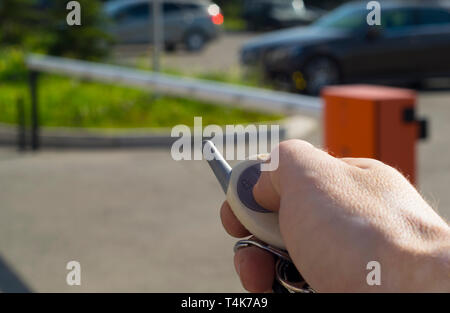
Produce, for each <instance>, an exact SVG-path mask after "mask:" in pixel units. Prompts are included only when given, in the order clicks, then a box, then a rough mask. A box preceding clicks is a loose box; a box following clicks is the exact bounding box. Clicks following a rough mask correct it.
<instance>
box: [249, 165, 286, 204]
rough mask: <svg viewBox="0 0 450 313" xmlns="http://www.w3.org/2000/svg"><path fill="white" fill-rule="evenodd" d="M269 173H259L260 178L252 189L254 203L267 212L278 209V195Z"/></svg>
mask: <svg viewBox="0 0 450 313" xmlns="http://www.w3.org/2000/svg"><path fill="white" fill-rule="evenodd" d="M270 175H271V172H267V171H266V172H261V176H260V177H259V179H258V181H257V182H256V184H255V186H254V187H253V197H254V198H255V201H256V202H257V203H258V204H259V205H260V206H262V207H263V208H266V209H268V210H272V211H278V210H279V209H280V195H279V194H278V192H277V191H276V190H275V188H274V186H273V184H272V178H271V176H270Z"/></svg>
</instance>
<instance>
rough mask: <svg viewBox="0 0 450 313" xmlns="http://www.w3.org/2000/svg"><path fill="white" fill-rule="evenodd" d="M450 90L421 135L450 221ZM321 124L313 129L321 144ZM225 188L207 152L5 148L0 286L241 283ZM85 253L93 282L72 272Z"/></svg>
mask: <svg viewBox="0 0 450 313" xmlns="http://www.w3.org/2000/svg"><path fill="white" fill-rule="evenodd" d="M448 103H450V92H429V93H424V94H422V95H421V96H420V114H421V115H424V116H427V117H429V118H430V121H431V125H432V128H431V139H430V140H429V141H427V142H425V143H421V144H420V145H419V150H418V151H419V179H420V190H421V192H422V193H423V194H424V195H425V197H426V198H427V199H429V200H430V201H431V202H432V203H433V204H434V205H436V206H437V208H438V210H439V211H440V213H441V214H442V215H444V216H445V217H446V218H447V219H450V193H449V192H448V186H449V185H450V148H449V147H450V136H449V134H450V124H449V122H448V121H449V118H450V106H449V105H448ZM320 137H321V134H320V127H319V128H317V129H316V130H315V131H314V132H313V133H312V134H310V135H308V136H306V139H307V140H310V141H312V142H313V143H315V144H317V145H320ZM223 198H224V196H223V194H222V193H221V190H220V188H219V185H218V183H217V182H216V180H215V178H214V177H213V176H212V175H211V173H210V169H209V168H208V166H207V165H206V163H204V162H202V161H182V162H175V161H173V160H172V159H171V158H170V154H169V150H165V149H157V150H155V149H148V150H128V151H127V150H122V151H111V150H98V151H74V150H60V151H51V150H47V151H42V152H39V153H36V154H33V153H27V154H18V153H16V152H15V151H14V150H13V149H11V148H1V149H0V290H3V291H13V290H19V291H20V290H22V291H26V290H33V291H40V292H44V291H63V292H78V291H105V292H107V291H112V292H116V291H125V292H131V291H141V292H151V291H153V292H156V291H160V292H164V291H174V292H187V291H191V292H236V291H242V289H241V287H240V284H239V280H238V278H237V277H236V275H235V273H234V269H233V263H232V257H233V253H232V245H233V243H234V240H233V239H232V238H230V237H229V236H228V235H227V234H226V233H225V232H224V230H223V229H222V227H221V224H220V220H219V216H218V209H219V206H220V204H221V201H222V200H223ZM71 260H76V261H79V262H80V263H81V268H82V285H81V286H80V287H69V286H68V285H67V284H66V282H65V277H66V273H67V272H68V271H67V270H66V269H65V266H66V263H67V262H68V261H71Z"/></svg>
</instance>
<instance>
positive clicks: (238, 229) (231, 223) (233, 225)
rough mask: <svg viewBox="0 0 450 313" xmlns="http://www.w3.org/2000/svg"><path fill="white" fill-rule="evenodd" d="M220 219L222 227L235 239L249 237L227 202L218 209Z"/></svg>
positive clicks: (248, 233)
mask: <svg viewBox="0 0 450 313" xmlns="http://www.w3.org/2000/svg"><path fill="white" fill-rule="evenodd" d="M220 219H221V220H222V225H223V227H224V228H225V230H226V231H227V233H228V234H230V235H231V236H233V237H236V238H242V237H247V236H250V232H249V231H248V230H247V229H246V228H245V227H244V226H243V225H242V224H241V222H239V220H238V219H237V218H236V216H235V215H234V213H233V211H232V210H231V208H230V205H229V204H228V202H227V201H225V202H224V203H223V204H222V207H221V208H220Z"/></svg>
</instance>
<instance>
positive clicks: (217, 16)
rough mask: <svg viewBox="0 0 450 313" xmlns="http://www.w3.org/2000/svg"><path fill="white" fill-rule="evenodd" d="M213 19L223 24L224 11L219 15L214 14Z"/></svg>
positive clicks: (217, 23) (214, 21)
mask: <svg viewBox="0 0 450 313" xmlns="http://www.w3.org/2000/svg"><path fill="white" fill-rule="evenodd" d="M211 20H212V22H213V23H214V24H216V25H222V24H223V15H222V13H219V14H217V15H214V16H212V17H211Z"/></svg>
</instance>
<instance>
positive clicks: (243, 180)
mask: <svg viewBox="0 0 450 313" xmlns="http://www.w3.org/2000/svg"><path fill="white" fill-rule="evenodd" d="M206 151H208V152H209V159H211V156H213V158H212V159H211V160H209V159H208V157H207V155H206V153H205V152H206ZM203 154H204V156H205V158H207V161H208V163H209V165H210V167H211V169H212V170H213V172H214V174H215V176H216V177H217V180H218V181H219V183H220V185H221V186H222V189H223V191H224V192H225V194H226V198H227V201H228V204H229V205H230V207H231V210H232V211H233V213H234V215H235V216H236V217H237V219H238V220H239V221H240V222H241V223H242V225H244V227H245V228H246V229H247V230H248V231H249V232H250V233H252V234H253V235H254V237H251V238H249V239H245V240H240V241H238V242H237V243H236V245H235V247H234V249H235V251H236V250H237V249H240V248H243V247H247V246H250V245H252V246H256V247H258V248H260V249H263V250H266V251H268V252H270V253H272V254H273V255H274V256H276V258H277V260H276V265H275V274H276V281H275V283H274V286H273V291H274V292H277V293H281V292H300V293H310V292H314V291H313V290H312V289H311V288H310V287H309V285H308V284H307V283H306V282H305V280H304V279H303V278H302V276H301V275H300V273H299V272H298V271H297V269H296V267H295V266H294V264H293V263H292V261H291V258H290V257H289V255H288V253H287V252H286V247H285V245H284V242H283V239H282V237H281V233H280V227H279V224H278V213H277V212H273V211H269V210H266V209H264V208H263V207H261V206H260V205H259V204H258V203H257V202H256V201H255V199H254V198H253V186H254V185H255V184H256V182H257V181H258V179H259V176H260V175H261V163H263V162H264V161H265V160H266V159H265V158H263V157H262V156H257V157H256V158H255V159H254V160H253V159H249V160H245V161H243V162H240V163H239V164H237V165H236V166H235V167H233V169H232V168H231V167H230V165H229V164H228V163H227V162H226V161H225V159H224V158H223V156H222V155H221V154H220V152H219V151H218V150H217V149H216V147H215V146H214V144H213V143H212V142H211V141H209V140H207V141H204V143H203Z"/></svg>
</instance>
